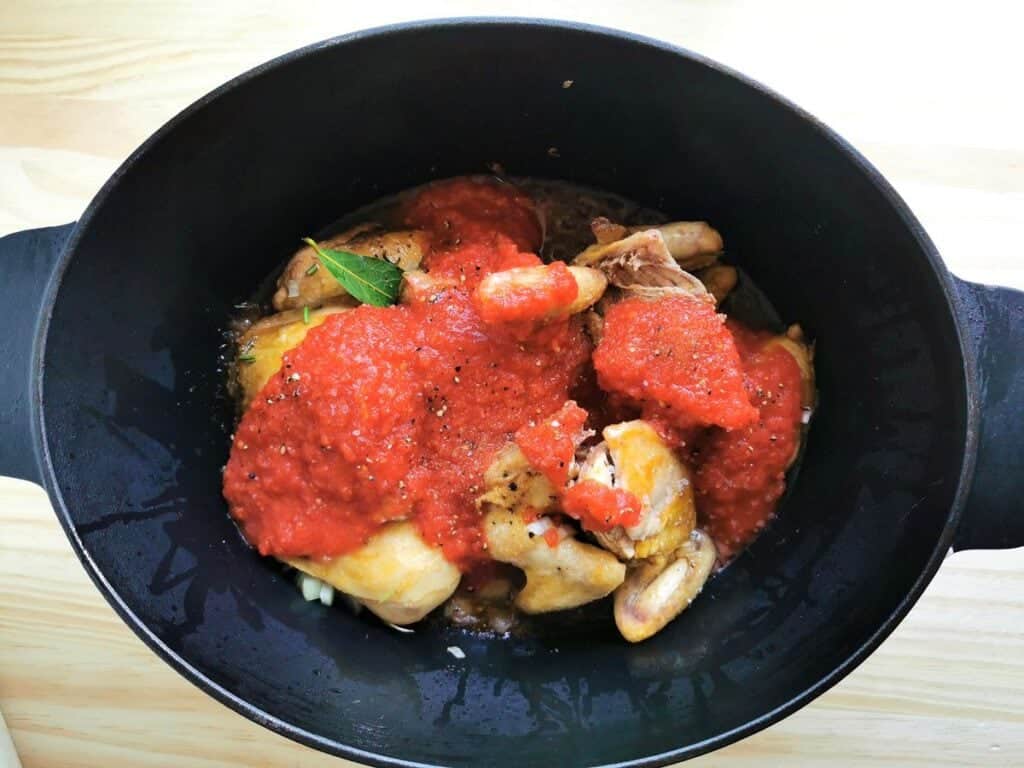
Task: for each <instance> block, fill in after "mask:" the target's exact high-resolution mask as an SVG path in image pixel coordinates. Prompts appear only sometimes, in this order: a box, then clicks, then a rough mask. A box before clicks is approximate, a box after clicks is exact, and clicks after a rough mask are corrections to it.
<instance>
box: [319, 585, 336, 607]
mask: <svg viewBox="0 0 1024 768" xmlns="http://www.w3.org/2000/svg"><path fill="white" fill-rule="evenodd" d="M320 602H321V603H323V604H324V605H330V604H331V603H333V602H334V587H332V586H331V585H330V584H321V585H320Z"/></svg>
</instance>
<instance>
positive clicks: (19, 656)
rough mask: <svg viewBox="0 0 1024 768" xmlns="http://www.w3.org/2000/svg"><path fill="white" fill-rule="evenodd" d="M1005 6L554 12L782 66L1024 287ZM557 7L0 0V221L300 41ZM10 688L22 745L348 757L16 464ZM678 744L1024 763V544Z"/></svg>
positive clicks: (9, 711)
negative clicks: (147, 607)
mask: <svg viewBox="0 0 1024 768" xmlns="http://www.w3.org/2000/svg"><path fill="white" fill-rule="evenodd" d="M1009 8H1010V5H1009V4H1004V3H999V2H988V1H987V0H982V1H980V2H974V3H971V4H970V5H969V6H968V5H960V4H933V3H923V2H905V3H893V2H885V3H881V2H872V1H868V2H857V3H853V2H849V3H847V2H843V3H817V2H805V1H799V2H775V3H770V4H769V3H757V2H753V1H749V2H748V1H742V0H724V1H722V2H715V3H710V2H701V1H700V0H694V1H692V2H678V1H673V0H647V2H643V3H632V4H628V5H627V4H623V3H612V2H605V3H598V4H594V3H592V2H590V3H583V2H566V3H562V4H560V5H559V6H558V13H559V15H561V16H562V17H565V18H574V19H577V20H582V21H589V22H592V23H597V24H605V25H610V26H617V27H621V28H626V29H629V30H631V31H635V32H639V33H644V34H649V35H652V36H656V37H660V38H662V39H668V40H670V41H672V42H675V43H677V44H680V45H684V46H686V47H689V48H692V49H694V50H697V51H699V52H701V53H703V54H705V55H708V56H711V57H712V58H715V59H718V60H720V61H722V62H724V63H726V64H729V65H731V66H733V67H736V68H737V69H740V70H742V71H744V72H746V73H748V74H750V75H751V76H753V77H755V78H757V79H759V80H761V81H762V82H765V83H766V84H768V85H770V86H772V87H774V88H776V89H777V90H779V91H780V92H782V93H783V94H784V95H786V96H788V97H790V98H792V99H793V100H795V101H796V102H797V103H799V104H801V106H803V107H804V108H806V109H808V110H809V111H810V112H812V113H813V114H815V115H817V116H818V117H820V118H821V119H823V120H824V121H825V122H826V123H828V124H830V125H831V126H832V127H833V128H835V129H837V130H838V131H839V132H840V133H842V134H843V135H844V136H845V137H846V138H847V139H849V140H850V141H851V142H852V143H853V144H854V145H855V146H857V147H858V149H860V150H861V151H862V152H864V153H865V154H866V155H867V157H868V158H869V159H870V160H871V161H872V162H874V163H875V164H876V165H877V166H878V167H879V168H880V169H881V170H882V171H883V173H885V174H886V176H887V177H888V178H889V179H890V180H891V181H892V182H893V184H894V185H895V186H896V188H897V190H898V191H899V192H900V193H901V194H902V195H903V196H904V197H905V198H906V199H907V201H908V202H909V203H910V205H911V206H912V207H913V208H914V210H915V212H916V213H917V214H918V216H919V217H920V219H921V221H922V223H923V224H924V225H925V227H926V228H927V229H928V231H929V232H930V234H931V235H932V236H933V238H934V239H935V241H936V243H937V244H938V246H939V248H940V250H941V251H942V252H943V254H944V256H945V258H946V261H947V263H949V265H950V266H951V268H953V269H954V271H956V272H957V273H958V274H960V275H962V276H963V277H966V278H969V279H974V280H978V281H983V282H992V283H1004V284H1008V285H1016V286H1018V287H1024V253H1022V250H1021V247H1020V246H1019V244H1018V231H1019V229H1020V224H1021V220H1022V211H1024V100H1022V99H1021V98H1020V97H1019V95H1017V94H1018V92H1019V90H1020V82H1019V80H1020V73H1021V72H1024V46H1021V45H1020V43H1019V25H1018V24H1016V23H1014V21H1013V18H1012V16H1011V14H1010V13H1009V12H1008V10H1009ZM551 13H552V6H551V4H550V3H541V2H535V1H533V0H518V2H514V3H513V2H480V1H470V0H460V1H458V2H446V3H440V2H430V1H428V0H422V1H421V2H416V3H411V2H403V3H372V4H360V5H359V6H358V7H357V6H355V4H350V3H344V4H340V3H332V2H326V0H325V1H324V2H291V3H273V2H268V1H267V0H249V1H248V2H244V3H242V2H236V1H235V0H228V1H227V2H220V3H215V4H214V3H199V2H189V1H188V0H152V1H150V2H145V3H141V2H130V1H129V0H5V2H3V3H0V234H5V233H8V232H12V231H15V230H18V229H23V228H26V227H33V226H41V225H48V224H57V223H62V222H65V221H71V220H73V219H75V218H76V217H77V216H78V215H79V214H80V213H81V211H82V209H83V208H84V207H85V205H86V204H87V203H88V200H89V199H90V197H91V196H92V195H93V194H94V193H95V191H96V190H97V189H98V188H99V186H100V185H101V184H102V183H103V182H104V181H105V180H106V178H107V177H108V176H109V175H110V174H111V172H112V171H113V170H114V169H115V168H116V167H117V165H118V164H119V163H120V162H121V161H122V160H123V159H124V158H125V157H126V156H127V155H128V154H129V153H130V152H131V151H132V150H133V149H134V148H135V147H136V146H137V145H138V144H139V143H140V142H141V141H142V140H143V139H144V138H145V137H146V136H147V135H149V134H150V133H151V132H153V131H154V130H156V129H157V128H158V127H159V126H160V125H161V124H162V123H164V122H165V121H166V120H167V119H168V118H169V117H171V116H172V115H173V114H175V113H176V112H177V111H179V110H180V109H182V108H184V107H185V106H187V105H188V104H189V103H190V102H191V101H193V100H194V99H196V98H198V97H199V96H201V95H202V94H203V93H205V92H206V91H208V90H210V89H211V88H213V87H215V86H216V85H219V84H220V83H221V82H223V81H224V80H226V79H228V78H230V77H232V76H234V75H236V74H238V73H240V72H242V71H244V70H245V69H247V68H249V67H251V66H253V65H255V64H257V63H260V62H262V61H264V60H266V59H268V58H271V57H273V56H276V55H279V54H281V53H284V52H286V51H288V50H290V49H292V48H295V47H297V46H300V45H303V44H306V43H310V42H313V41H316V40H319V39H322V38H324V37H329V36H332V35H336V34H341V33H344V32H347V31H350V30H354V29H358V28H363V27H368V26H375V25H378V24H382V23H390V22H394V21H401V20H406V19H412V18H425V17H430V16H453V15H466V14H518V15H541V16H543V15H550V14H551ZM869 224H870V223H869V222H868V223H866V225H869ZM1017 503H1018V504H1020V501H1019V500H1018V501H1017ZM1021 512H1022V513H1024V509H1022V510H1021ZM0 711H2V712H3V715H4V717H5V718H6V720H7V724H8V726H9V728H10V731H11V734H12V736H13V739H14V743H15V745H16V747H17V749H18V752H19V754H20V756H21V759H22V762H23V764H24V765H25V766H26V768H50V767H51V766H61V767H63V766H68V767H69V768H74V767H77V766H82V767H83V768H84V767H88V768H95V767H96V766H105V767H108V768H120V767H121V766H125V767H129V766H130V767H131V768H148V767H150V766H154V767H155V766H167V765H187V766H197V767H198V768H214V767H216V766H301V767H303V768H306V767H309V766H328V765H331V766H336V765H343V764H345V763H344V761H338V760H335V759H332V758H329V757H327V756H324V755H321V754H319V753H316V752H314V751H312V750H309V749H306V748H304V747H301V746H299V745H296V744H293V743H291V742H289V741H287V740H285V739H283V738H281V737H278V736H275V735H274V734H271V733H270V732H268V731H265V730H263V729H261V728H259V727H258V726H256V725H254V724H252V723H250V722H249V721H247V720H245V719H244V718H242V717H240V716H238V715H235V714H234V713H233V712H231V711H229V710H228V709H226V708H224V707H223V706H221V705H220V704H218V703H216V702H214V701H213V700H212V699H209V698H208V697H206V696H205V695H203V694H201V693H200V692H199V691H198V690H197V689H195V688H193V687H192V686H191V685H189V684H188V683H186V682H185V681H184V680H183V679H182V678H180V677H179V676H178V675H177V674H176V673H174V672H172V671H171V669H170V668H169V667H167V666H166V665H164V664H163V662H161V661H159V660H158V659H157V658H156V657H155V656H153V655H152V654H151V653H150V652H149V651H148V650H147V649H146V648H145V647H144V646H143V644H142V643H141V641H139V640H138V639H136V638H135V636H134V635H133V634H132V633H131V632H130V631H129V630H128V629H127V628H126V627H124V625H123V624H121V622H120V620H119V619H118V618H117V617H116V615H115V614H114V613H113V611H112V610H111V609H110V608H109V607H108V606H107V604H106V603H105V602H104V601H103V599H102V598H101V597H100V596H99V593H98V592H97V591H96V590H95V588H94V587H93V586H92V584H91V582H90V581H89V580H88V578H87V577H86V575H85V573H84V571H83V570H82V568H81V566H80V565H79V563H78V561H77V560H76V559H75V557H74V555H73V554H72V552H71V549H70V547H69V545H68V544H67V541H66V540H65V538H64V535H63V533H62V532H61V530H60V527H59V525H58V524H57V522H56V520H55V518H54V516H53V513H52V510H51V509H50V506H49V503H48V501H47V499H46V497H45V495H44V494H43V492H42V491H41V490H40V489H39V488H37V487H36V486H33V485H31V484H28V483H24V482H21V481H15V480H7V479H0ZM690 765H696V766H723V767H725V768H731V767H733V766H755V767H759V766H764V767H767V766H778V765H786V766H823V765H834V766H854V767H856V766H869V765H871V766H874V765H885V766H1020V765H1024V549H1019V550H1012V551H1006V552H995V553H983V552H965V553H959V554H957V555H954V556H952V557H950V558H949V559H948V560H947V562H946V563H945V564H944V565H943V567H942V569H941V570H940V572H939V574H938V576H937V577H936V579H935V581H934V582H933V583H932V585H931V586H930V587H929V589H928V591H927V593H926V594H925V596H924V598H923V599H922V600H921V602H920V603H919V604H918V605H917V606H916V607H915V608H914V610H913V611H912V612H911V614H910V616H909V617H908V618H907V620H906V621H905V622H904V623H903V624H902V625H901V626H900V628H899V629H898V630H897V632H896V633H895V634H894V635H893V636H892V637H891V638H890V639H889V640H888V641H886V643H885V644H884V645H883V646H882V648H881V649H880V650H879V651H878V652H877V653H875V654H874V655H873V656H872V657H871V658H870V659H869V660H868V661H867V662H866V663H865V664H864V665H863V666H861V667H860V668H859V669H857V670H856V671H855V672H854V673H853V674H852V675H850V677H848V678H847V679H846V680H844V681H843V682H842V683H840V684H839V685H838V686H837V687H836V688H835V689H833V690H832V691H830V692H829V693H827V694H825V695H824V696H823V697H821V698H820V699H819V700H817V701H816V702H815V703H813V704H812V705H811V706H809V707H807V708H806V709H804V710H802V711H801V712H799V713H797V714H796V715H794V716H793V717H790V718H788V719H787V720H785V721H783V722H782V723H780V724H778V725H776V726H774V727H772V728H770V729H768V730H767V731H765V732H763V733H761V734H758V735H757V736H754V737H752V738H750V739H748V740H746V741H743V742H741V743H739V744H737V745H734V746H732V747H729V748H727V749H725V750H723V751H721V752H718V753H715V754H714V755H710V756H707V757H704V758H701V759H698V760H696V761H694V762H692V763H690Z"/></svg>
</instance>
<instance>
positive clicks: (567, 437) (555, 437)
mask: <svg viewBox="0 0 1024 768" xmlns="http://www.w3.org/2000/svg"><path fill="white" fill-rule="evenodd" d="M586 423H587V412H586V411H585V410H583V409H582V408H580V407H579V406H578V405H576V403H575V402H573V401H572V400H570V401H569V402H567V403H566V404H565V405H563V406H562V407H561V408H560V409H559V410H558V412H557V413H555V414H554V415H552V416H550V417H549V418H547V419H545V420H544V421H542V422H540V423H539V424H533V423H531V424H525V425H524V426H522V427H520V428H519V430H518V431H517V432H516V443H517V444H518V445H519V449H520V450H521V451H522V452H523V455H524V456H526V460H527V461H529V462H530V464H531V465H533V466H534V467H535V468H537V469H539V470H540V471H541V472H543V473H544V476H545V477H547V479H548V480H550V481H551V483H552V485H554V486H555V488H563V487H564V486H565V485H566V483H568V482H569V468H570V467H571V466H572V461H573V457H574V456H575V454H576V446H577V445H579V443H580V441H581V437H582V435H583V425H584V424H586Z"/></svg>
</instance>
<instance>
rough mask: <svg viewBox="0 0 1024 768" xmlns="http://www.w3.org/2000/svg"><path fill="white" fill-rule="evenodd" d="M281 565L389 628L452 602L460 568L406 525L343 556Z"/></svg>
mask: <svg viewBox="0 0 1024 768" xmlns="http://www.w3.org/2000/svg"><path fill="white" fill-rule="evenodd" d="M285 562H286V563H288V564H289V565H291V566H292V567H294V568H297V569H298V570H300V571H302V572H303V573H308V574H309V575H310V576H314V577H316V578H318V579H320V580H321V581H323V582H326V583H328V584H330V585H331V586H332V587H334V588H335V589H337V590H339V591H340V592H344V593H345V594H347V595H350V596H351V597H353V598H355V599H356V600H357V601H359V602H360V603H362V604H363V605H365V606H366V607H367V608H368V609H369V610H370V611H372V612H373V613H375V614H376V615H377V616H380V618H382V619H384V621H390V622H391V623H392V624H413V623H415V622H417V621H419V620H420V619H422V618H423V617H424V616H426V615H427V614H428V613H430V612H431V611H432V610H434V609H435V608H437V606H439V605H441V603H443V602H444V601H445V600H447V599H448V598H449V597H451V595H452V593H454V592H455V588H456V587H457V586H458V585H459V579H460V578H461V574H460V573H459V569H458V568H456V567H455V566H454V565H453V564H452V563H451V562H449V561H448V560H447V559H446V558H445V556H444V555H443V554H442V552H441V550H440V549H439V548H438V547H432V546H430V545H429V544H427V543H426V542H425V541H423V538H422V537H421V536H420V534H419V531H418V530H417V529H416V525H415V524H414V523H412V522H407V521H406V522H397V523H389V524H388V525H386V526H385V527H384V528H383V529H381V531H380V532H379V533H377V534H375V535H374V536H373V537H372V538H371V539H370V540H369V541H368V542H366V544H365V545H363V546H362V547H361V548H359V549H357V550H356V551H355V552H350V553H349V554H347V555H340V556H338V557H334V558H331V559H330V560H311V559H307V558H288V559H286V560H285Z"/></svg>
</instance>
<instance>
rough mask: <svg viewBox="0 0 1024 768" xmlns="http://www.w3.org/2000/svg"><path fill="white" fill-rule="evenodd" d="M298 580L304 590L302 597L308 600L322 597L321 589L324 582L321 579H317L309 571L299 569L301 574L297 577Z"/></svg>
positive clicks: (302, 590) (300, 587)
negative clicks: (303, 571)
mask: <svg viewBox="0 0 1024 768" xmlns="http://www.w3.org/2000/svg"><path fill="white" fill-rule="evenodd" d="M296 582H297V583H298V585H299V590H300V591H301V592H302V597H303V598H305V599H306V600H307V601H308V602H313V601H314V600H319V599H320V590H321V588H322V587H323V586H324V583H323V582H322V581H320V579H316V578H314V577H312V576H310V575H309V574H307V573H302V571H299V575H298V576H297V577H296Z"/></svg>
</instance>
